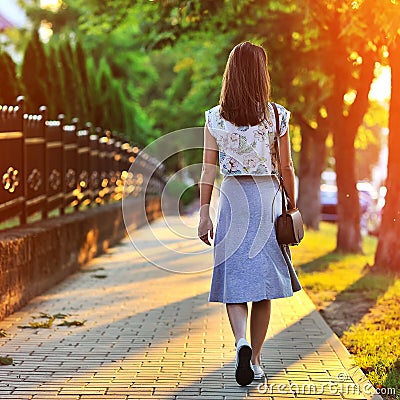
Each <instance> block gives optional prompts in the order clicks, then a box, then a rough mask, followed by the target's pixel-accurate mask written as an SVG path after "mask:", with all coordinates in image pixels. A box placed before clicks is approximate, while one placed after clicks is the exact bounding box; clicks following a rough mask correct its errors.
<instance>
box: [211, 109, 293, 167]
mask: <svg viewBox="0 0 400 400" xmlns="http://www.w3.org/2000/svg"><path fill="white" fill-rule="evenodd" d="M276 107H277V109H278V114H279V125H280V136H283V135H284V134H285V133H286V131H287V129H288V124H289V118H290V111H288V110H286V108H285V107H283V106H281V105H280V104H276ZM268 109H269V111H270V122H268V121H267V120H265V121H263V122H262V123H261V124H259V125H254V126H236V125H234V124H232V123H231V122H229V121H227V120H225V119H224V118H222V116H221V115H220V113H219V110H220V106H219V105H218V106H215V107H213V108H211V109H210V110H207V111H206V112H205V115H206V123H207V126H208V129H209V131H210V133H211V135H212V136H213V137H214V138H215V139H216V142H217V144H218V149H219V165H220V171H221V173H222V174H223V175H272V174H274V173H276V171H277V165H276V157H275V149H274V137H275V130H276V128H275V125H276V124H275V114H274V109H273V108H272V105H271V104H270V103H269V104H268Z"/></svg>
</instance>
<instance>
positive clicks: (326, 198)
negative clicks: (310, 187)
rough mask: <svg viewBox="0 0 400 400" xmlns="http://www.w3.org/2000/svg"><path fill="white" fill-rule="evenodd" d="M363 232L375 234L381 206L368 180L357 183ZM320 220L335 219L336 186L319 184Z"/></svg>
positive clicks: (333, 220) (332, 220)
mask: <svg viewBox="0 0 400 400" xmlns="http://www.w3.org/2000/svg"><path fill="white" fill-rule="evenodd" d="M357 189H358V195H359V203H360V211H361V219H360V227H361V232H362V233H363V234H377V232H378V229H379V224H380V214H381V207H380V206H379V205H378V193H377V191H376V190H375V189H374V188H373V186H372V185H371V184H370V183H369V182H358V183H357ZM320 195H321V220H322V221H330V222H335V221H337V202H338V200H337V186H336V185H334V184H332V183H330V184H326V183H324V184H322V185H321V192H320Z"/></svg>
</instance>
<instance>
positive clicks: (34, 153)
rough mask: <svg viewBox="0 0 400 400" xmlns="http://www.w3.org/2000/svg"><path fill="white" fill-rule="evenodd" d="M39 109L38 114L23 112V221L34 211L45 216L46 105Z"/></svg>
mask: <svg viewBox="0 0 400 400" xmlns="http://www.w3.org/2000/svg"><path fill="white" fill-rule="evenodd" d="M39 111H40V114H24V122H23V133H24V171H25V174H26V179H25V181H24V185H25V207H24V213H23V218H24V220H25V221H26V219H27V217H29V216H30V215H32V214H34V213H35V212H41V213H42V217H43V218H46V217H47V211H46V210H47V207H46V206H47V204H46V203H47V200H46V188H47V170H46V156H47V154H46V153H47V152H46V141H45V121H46V114H47V112H46V107H45V106H42V107H40V110H39Z"/></svg>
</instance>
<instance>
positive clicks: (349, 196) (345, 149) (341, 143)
mask: <svg viewBox="0 0 400 400" xmlns="http://www.w3.org/2000/svg"><path fill="white" fill-rule="evenodd" d="M333 140H334V146H335V149H334V151H335V160H336V164H335V165H336V184H337V188H338V205H337V217H338V233H337V241H336V250H337V251H341V252H346V253H361V252H362V248H361V232H360V205H359V199H358V191H357V187H356V171H355V149H354V137H353V135H351V134H350V133H348V132H346V131H342V130H338V129H336V130H335V133H334V135H333Z"/></svg>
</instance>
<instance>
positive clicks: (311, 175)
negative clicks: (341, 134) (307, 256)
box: [298, 127, 326, 229]
mask: <svg viewBox="0 0 400 400" xmlns="http://www.w3.org/2000/svg"><path fill="white" fill-rule="evenodd" d="M313 131H314V130H313V129H311V128H309V129H304V128H303V127H302V137H301V152H300V168H299V173H298V176H299V198H298V208H299V209H300V211H301V215H302V217H303V222H304V224H305V226H306V227H307V228H309V229H319V221H320V218H321V196H320V185H321V174H322V171H323V169H324V166H325V154H326V146H325V140H326V134H325V135H319V136H317V133H316V132H313ZM321 136H323V137H321Z"/></svg>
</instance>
